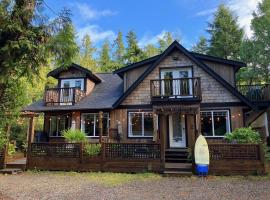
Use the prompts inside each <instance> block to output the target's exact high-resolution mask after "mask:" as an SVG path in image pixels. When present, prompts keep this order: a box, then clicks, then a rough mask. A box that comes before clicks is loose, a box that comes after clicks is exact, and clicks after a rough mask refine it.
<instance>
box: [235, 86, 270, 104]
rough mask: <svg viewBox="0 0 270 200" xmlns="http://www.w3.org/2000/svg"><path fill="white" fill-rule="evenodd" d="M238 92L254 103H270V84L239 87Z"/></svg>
mask: <svg viewBox="0 0 270 200" xmlns="http://www.w3.org/2000/svg"><path fill="white" fill-rule="evenodd" d="M237 88H238V91H239V92H240V93H241V94H242V95H244V96H245V97H246V98H248V99H249V100H250V101H252V102H265V101H270V84H260V85H238V86H237Z"/></svg>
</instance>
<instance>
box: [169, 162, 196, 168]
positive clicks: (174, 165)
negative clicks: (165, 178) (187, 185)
mask: <svg viewBox="0 0 270 200" xmlns="http://www.w3.org/2000/svg"><path fill="white" fill-rule="evenodd" d="M165 168H166V169H192V163H165Z"/></svg>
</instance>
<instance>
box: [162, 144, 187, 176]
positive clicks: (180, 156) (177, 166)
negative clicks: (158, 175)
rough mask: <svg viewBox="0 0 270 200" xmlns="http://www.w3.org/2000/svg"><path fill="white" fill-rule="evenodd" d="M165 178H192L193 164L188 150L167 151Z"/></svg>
mask: <svg viewBox="0 0 270 200" xmlns="http://www.w3.org/2000/svg"><path fill="white" fill-rule="evenodd" d="M163 174H164V175H165V176H191V175H192V162H191V160H190V159H189V152H188V149H187V148H181V149H167V150H166V151H165V167H164V172H163Z"/></svg>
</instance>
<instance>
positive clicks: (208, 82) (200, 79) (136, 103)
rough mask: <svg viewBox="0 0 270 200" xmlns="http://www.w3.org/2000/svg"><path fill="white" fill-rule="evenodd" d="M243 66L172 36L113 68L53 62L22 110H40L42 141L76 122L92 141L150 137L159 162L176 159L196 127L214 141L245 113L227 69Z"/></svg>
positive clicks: (246, 105)
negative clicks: (47, 84) (52, 83)
mask: <svg viewBox="0 0 270 200" xmlns="http://www.w3.org/2000/svg"><path fill="white" fill-rule="evenodd" d="M245 66H246V65H245V63H242V62H238V61H233V60H226V59H222V58H217V57H213V56H208V55H202V54H197V53H193V52H190V51H188V50H187V49H185V48H184V47H183V46H181V45H180V44H179V43H178V42H176V41H175V42H173V43H172V44H171V45H170V46H169V47H168V48H167V49H166V50H165V51H164V52H163V53H161V54H160V55H157V56H154V57H151V58H148V59H146V60H142V61H140V62H137V63H133V64H130V65H128V66H125V67H123V68H120V69H118V70H116V71H115V72H113V73H96V74H94V73H92V72H91V71H89V70H87V69H85V68H83V67H81V66H79V65H76V64H72V65H71V66H70V67H69V68H68V69H66V68H63V67H60V68H57V69H55V70H53V71H51V72H50V73H49V74H48V76H51V77H54V78H56V79H57V80H58V86H57V87H56V88H51V89H46V91H45V95H44V99H43V100H41V101H39V102H36V103H33V104H32V105H30V106H28V107H26V108H25V109H24V110H25V111H31V112H35V113H38V112H39V113H44V135H43V141H46V142H61V141H64V139H63V137H62V135H61V131H63V130H65V129H68V128H76V129H80V130H82V131H83V132H84V133H85V134H86V136H87V137H88V138H89V141H94V142H98V141H101V140H106V141H114V140H117V141H119V140H120V142H126V143H154V144H155V143H158V144H160V153H161V162H162V163H163V165H165V163H174V162H181V161H183V160H186V159H187V149H188V148H193V146H194V143H195V139H196V137H197V136H198V135H199V134H203V135H204V136H206V137H207V140H208V141H209V142H216V141H219V140H222V138H223V136H224V135H225V134H226V133H228V132H231V131H233V130H234V129H236V128H239V127H243V126H244V124H245V117H244V116H245V113H246V112H252V110H254V109H255V107H256V105H255V104H254V103H253V102H252V101H250V99H248V98H247V97H246V96H244V95H242V94H241V93H240V92H239V91H238V90H237V88H236V80H235V73H236V72H237V71H238V70H239V69H240V68H241V67H245ZM258 116H259V115H258ZM100 120H102V122H103V123H102V128H101V127H100V123H99V122H100ZM254 120H255V118H254ZM254 120H253V121H254ZM101 130H102V131H101ZM114 133H117V134H118V136H119V137H118V138H117V139H116V138H115V136H114ZM179 155H180V156H179Z"/></svg>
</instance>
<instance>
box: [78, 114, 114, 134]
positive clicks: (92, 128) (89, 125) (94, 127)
mask: <svg viewBox="0 0 270 200" xmlns="http://www.w3.org/2000/svg"><path fill="white" fill-rule="evenodd" d="M81 118H82V122H81V130H82V131H83V132H84V133H85V134H86V136H87V137H98V136H99V132H100V131H99V121H98V120H99V114H98V113H84V114H82V117H81ZM108 128H109V114H108V113H103V136H107V135H108Z"/></svg>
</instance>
